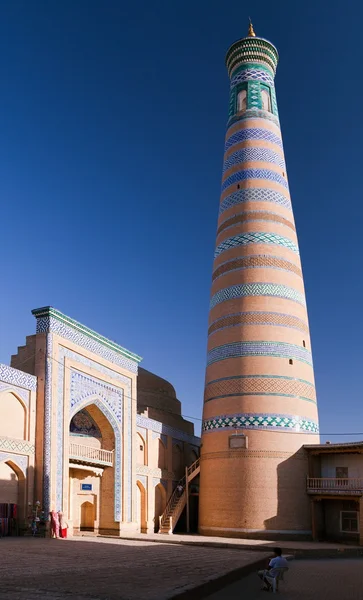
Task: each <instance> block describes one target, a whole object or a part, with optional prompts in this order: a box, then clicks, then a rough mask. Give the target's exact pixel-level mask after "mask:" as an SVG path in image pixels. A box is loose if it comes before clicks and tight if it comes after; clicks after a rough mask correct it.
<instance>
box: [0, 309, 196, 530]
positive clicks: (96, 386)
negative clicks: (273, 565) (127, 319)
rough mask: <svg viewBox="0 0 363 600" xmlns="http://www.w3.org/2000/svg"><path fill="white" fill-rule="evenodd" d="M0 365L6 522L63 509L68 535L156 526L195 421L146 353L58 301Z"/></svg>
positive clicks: (0, 498)
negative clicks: (145, 362) (146, 361)
mask: <svg viewBox="0 0 363 600" xmlns="http://www.w3.org/2000/svg"><path fill="white" fill-rule="evenodd" d="M32 313H33V315H34V317H35V319H36V333H35V334H34V335H30V336H28V337H27V338H26V344H25V345H24V346H20V347H19V348H18V352H17V354H15V355H14V356H12V357H11V366H8V365H4V364H0V522H1V527H2V531H3V533H5V534H6V533H13V532H14V530H15V529H16V530H18V529H19V528H21V527H22V525H23V524H24V523H25V527H26V526H27V525H26V523H27V519H28V518H29V513H31V514H33V507H34V506H35V507H36V510H37V511H38V510H39V513H40V512H43V513H44V515H45V518H46V519H47V517H48V515H49V513H50V511H62V512H63V514H64V515H65V516H66V519H67V521H68V524H69V530H68V531H69V534H72V533H74V534H77V533H79V532H81V531H88V532H95V533H103V534H111V535H119V534H120V533H121V532H127V531H130V532H131V531H134V532H135V531H140V532H154V531H158V530H159V525H160V517H161V515H162V514H163V512H164V510H165V508H166V504H167V500H168V499H169V498H170V497H172V495H173V490H175V487H176V485H177V482H178V481H179V480H180V479H181V478H182V477H183V475H184V474H185V468H186V467H187V466H189V465H191V464H193V463H195V462H196V461H197V459H198V456H199V445H200V440H199V438H198V437H196V436H195V435H194V426H193V424H192V423H191V422H189V421H187V420H185V419H184V418H183V417H182V415H181V403H180V401H179V400H178V399H177V397H176V393H175V390H174V388H173V386H172V385H171V384H170V383H169V382H167V381H166V380H165V379H162V378H161V377H158V376H157V375H154V374H153V373H150V372H149V371H146V370H145V369H142V368H140V367H139V363H140V361H141V357H140V356H138V355H137V354H134V353H132V352H130V351H129V350H126V349H125V348H123V347H121V346H119V345H118V344H116V343H115V342H113V341H110V340H109V339H107V338H105V337H103V336H102V335H99V334H98V333H96V332H95V331H93V330H91V329H89V328H87V327H85V326H84V325H82V324H81V323H78V322H77V321H75V320H73V319H71V318H70V317H68V316H66V315H64V314H63V313H61V312H59V311H58V310H55V309H54V308H52V307H46V308H40V309H35V310H33V311H32Z"/></svg>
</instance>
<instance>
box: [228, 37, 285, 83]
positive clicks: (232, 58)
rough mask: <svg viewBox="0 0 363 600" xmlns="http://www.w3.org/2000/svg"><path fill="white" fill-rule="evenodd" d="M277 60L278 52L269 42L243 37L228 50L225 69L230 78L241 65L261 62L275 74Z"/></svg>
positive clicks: (262, 39)
mask: <svg viewBox="0 0 363 600" xmlns="http://www.w3.org/2000/svg"><path fill="white" fill-rule="evenodd" d="M278 60H279V55H278V52H277V50H276V48H275V46H274V45H273V44H271V42H269V41H268V40H265V39H264V38H260V37H245V38H242V39H241V40H237V41H236V42H234V43H233V44H232V46H231V47H230V48H229V50H228V52H227V55H226V67H227V70H228V75H229V76H231V75H232V73H233V71H234V70H235V69H236V68H237V67H239V66H240V65H241V64H244V63H249V62H254V61H257V62H260V61H261V62H262V63H263V64H264V65H266V67H267V68H269V69H270V70H271V71H272V73H273V74H275V73H276V67H277V63H278Z"/></svg>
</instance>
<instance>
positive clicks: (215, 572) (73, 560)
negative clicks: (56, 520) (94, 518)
mask: <svg viewBox="0 0 363 600" xmlns="http://www.w3.org/2000/svg"><path fill="white" fill-rule="evenodd" d="M267 556H268V554H266V552H264V553H263V552H256V551H254V552H251V551H248V550H239V549H238V550H237V549H235V550H233V549H228V548H227V549H225V548H208V547H193V546H181V545H171V544H156V543H155V542H141V541H126V540H113V539H105V540H103V539H102V540H100V539H98V540H96V539H92V538H78V539H74V540H50V539H37V538H34V539H33V538H2V539H0V557H1V583H0V599H1V600H5V599H6V600H39V599H45V600H60V599H64V598H69V599H73V600H116V599H117V600H126V599H127V600H134V599H135V600H136V599H137V600H153V599H155V600H156V599H158V600H166V599H169V598H172V597H173V596H175V595H177V594H180V593H181V592H183V591H187V590H188V589H191V588H193V587H195V586H197V585H200V584H203V583H204V582H207V581H210V580H211V579H214V578H216V577H219V576H221V575H225V574H226V573H229V572H231V571H233V570H235V569H237V568H240V567H243V566H248V565H251V564H253V563H255V562H256V561H257V560H259V559H261V558H262V559H264V558H265V557H267Z"/></svg>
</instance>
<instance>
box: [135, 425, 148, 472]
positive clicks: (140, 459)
mask: <svg viewBox="0 0 363 600" xmlns="http://www.w3.org/2000/svg"><path fill="white" fill-rule="evenodd" d="M136 444H137V447H136V457H137V458H136V462H137V464H138V465H146V444H145V440H144V438H143V437H142V435H141V434H140V433H139V432H137V434H136Z"/></svg>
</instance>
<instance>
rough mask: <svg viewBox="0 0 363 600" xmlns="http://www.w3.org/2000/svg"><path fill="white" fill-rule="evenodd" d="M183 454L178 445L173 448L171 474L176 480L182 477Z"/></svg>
mask: <svg viewBox="0 0 363 600" xmlns="http://www.w3.org/2000/svg"><path fill="white" fill-rule="evenodd" d="M182 459H183V452H182V449H181V447H180V446H179V444H174V446H173V473H174V475H175V477H176V479H180V478H181V477H183V460H182Z"/></svg>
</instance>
